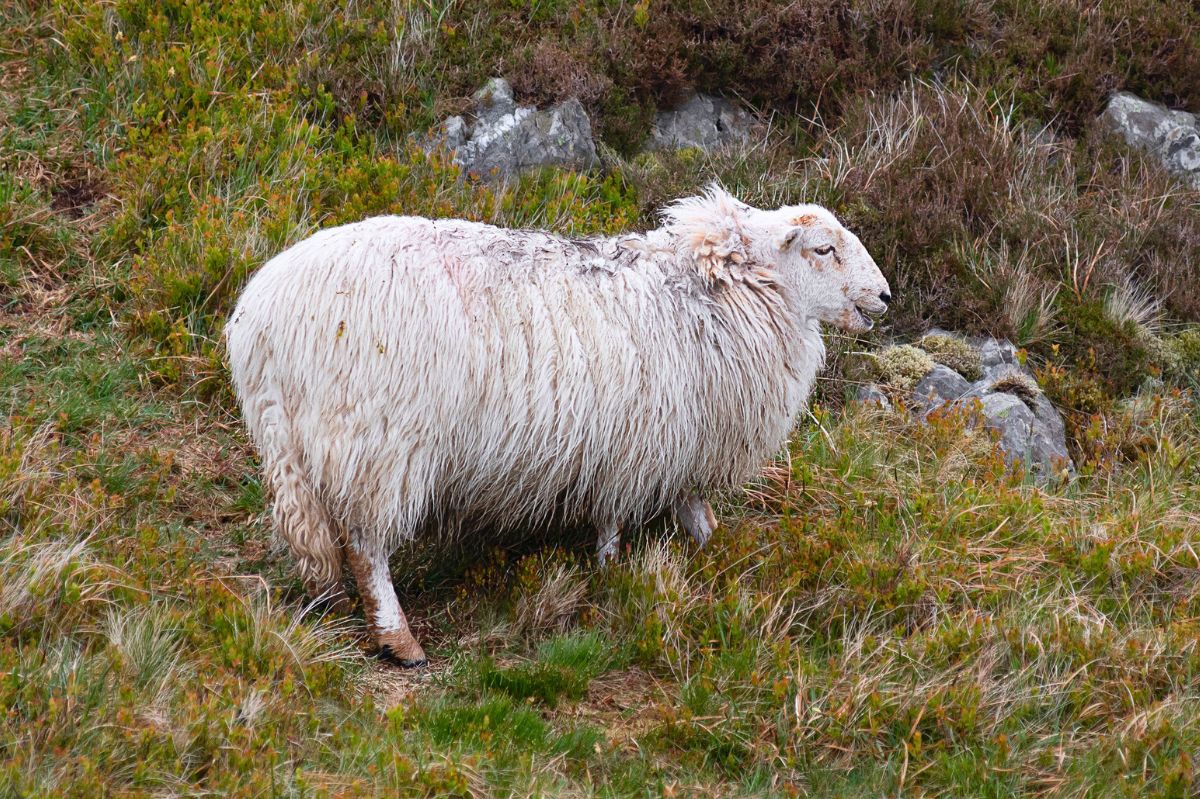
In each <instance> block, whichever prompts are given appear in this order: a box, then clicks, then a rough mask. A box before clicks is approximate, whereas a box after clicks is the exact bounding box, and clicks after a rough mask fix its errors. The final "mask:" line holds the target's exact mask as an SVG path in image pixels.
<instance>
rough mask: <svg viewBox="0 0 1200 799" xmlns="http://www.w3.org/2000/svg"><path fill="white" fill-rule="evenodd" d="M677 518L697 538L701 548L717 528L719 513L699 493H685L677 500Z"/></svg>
mask: <svg viewBox="0 0 1200 799" xmlns="http://www.w3.org/2000/svg"><path fill="white" fill-rule="evenodd" d="M675 518H677V519H679V523H680V524H682V525H683V529H685V530H687V531H688V533H689V534H691V536H692V538H693V539H695V541H696V543H697V544H698V545H699V546H700V548H701V549H703V548H704V545H705V544H707V543H708V539H709V538H711V537H712V534H713V530H716V529H717V515H716V514H715V513H713V509H712V505H710V504H708V500H706V499H704V498H703V497H701V496H700V495H699V494H697V493H694V492H693V493H690V494H685V495H684V496H683V497H681V498H680V499H678V500H676V502H675Z"/></svg>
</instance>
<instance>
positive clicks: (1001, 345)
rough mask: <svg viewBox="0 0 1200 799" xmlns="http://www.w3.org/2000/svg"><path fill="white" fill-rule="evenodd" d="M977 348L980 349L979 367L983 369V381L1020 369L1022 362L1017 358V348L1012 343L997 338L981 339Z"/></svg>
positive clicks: (976, 344)
mask: <svg viewBox="0 0 1200 799" xmlns="http://www.w3.org/2000/svg"><path fill="white" fill-rule="evenodd" d="M975 346H976V347H978V349H979V365H980V367H982V369H983V374H982V376H981V377H982V378H983V379H985V380H986V379H994V378H995V377H997V376H998V375H1000V374H1001V373H1003V372H1007V371H1009V370H1010V369H1014V368H1015V369H1019V368H1020V366H1021V362H1020V360H1019V359H1018V358H1017V348H1016V347H1014V346H1013V345H1012V343H1011V342H1008V341H1004V340H1001V339H995V338H984V339H979V340H978V341H977V342H976V343H975Z"/></svg>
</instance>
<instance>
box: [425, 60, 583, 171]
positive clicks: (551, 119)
mask: <svg viewBox="0 0 1200 799" xmlns="http://www.w3.org/2000/svg"><path fill="white" fill-rule="evenodd" d="M474 100H475V109H474V113H473V114H472V115H471V118H470V120H468V119H464V118H463V117H457V116H455V117H450V118H449V119H447V120H446V121H445V122H443V123H442V124H441V126H440V128H439V130H438V131H437V132H435V133H434V134H432V135H431V136H430V137H429V139H428V140H427V147H428V148H429V149H432V148H434V147H439V146H440V147H444V148H445V149H447V150H450V151H452V153H453V159H454V161H455V163H457V164H459V165H460V166H461V167H462V168H463V169H464V170H465V171H467V172H470V173H474V174H477V175H479V176H480V177H483V178H492V177H498V178H499V177H507V176H511V175H515V174H517V173H518V172H521V171H522V170H525V169H532V168H536V167H542V166H553V165H564V166H573V167H577V168H580V169H588V168H591V167H593V166H595V165H596V164H597V163H598V160H599V159H598V158H597V156H596V143H595V141H594V140H593V139H592V123H591V120H589V119H588V115H587V112H586V111H584V110H583V106H582V105H580V103H579V101H578V100H576V99H574V98H572V99H570V100H567V101H566V102H564V103H560V104H558V105H556V106H552V107H551V108H547V109H545V110H541V111H539V110H538V109H537V108H534V107H532V106H519V105H517V103H516V101H515V100H514V99H513V93H512V87H511V86H509V84H508V82H507V81H505V80H503V79H501V78H493V79H492V80H490V81H488V82H487V84H486V85H485V86H484V87H483V88H482V89H480V90H479V91H478V92H476V93H475V96H474Z"/></svg>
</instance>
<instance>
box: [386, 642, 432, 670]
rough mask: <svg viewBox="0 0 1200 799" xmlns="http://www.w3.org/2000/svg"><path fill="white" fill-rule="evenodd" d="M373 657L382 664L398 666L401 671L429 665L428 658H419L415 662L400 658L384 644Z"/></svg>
mask: <svg viewBox="0 0 1200 799" xmlns="http://www.w3.org/2000/svg"><path fill="white" fill-rule="evenodd" d="M375 656H376V657H377V658H379V659H380V660H382V661H383V662H384V663H389V664H391V665H393V666H399V667H400V668H402V669H419V668H420V667H422V666H428V665H429V658H419V659H417V660H412V659H409V658H402V657H399V656H398V655H396V653H395V652H394V651H392V648H391V647H390V646H387V645H386V644H385V645H384V646H381V647H380V648H379V651H378V652H377V653H375Z"/></svg>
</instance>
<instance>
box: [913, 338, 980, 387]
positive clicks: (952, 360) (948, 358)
mask: <svg viewBox="0 0 1200 799" xmlns="http://www.w3.org/2000/svg"><path fill="white" fill-rule="evenodd" d="M917 346H918V347H920V348H921V349H922V350H924V351H925V352H927V353H929V355H930V356H931V357H932V358H933V360H934V361H936V362H937V363H940V364H941V365H942V366H948V367H949V368H951V369H953V370H954V371H956V372H958V373H959V374H960V375H962V376H963V377H965V378H966V379H968V380H971V381H975V380H978V379H979V378H981V377H983V359H982V358H981V357H980V355H979V351H978V350H977V349H975V348H974V347H972V346H971V345H970V344H968V343H967V342H965V341H963V340H962V339H960V338H957V337H955V336H947V335H944V334H942V333H930V334H929V335H927V336H924V337H922V338H921V340H920V341H918V342H917Z"/></svg>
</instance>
